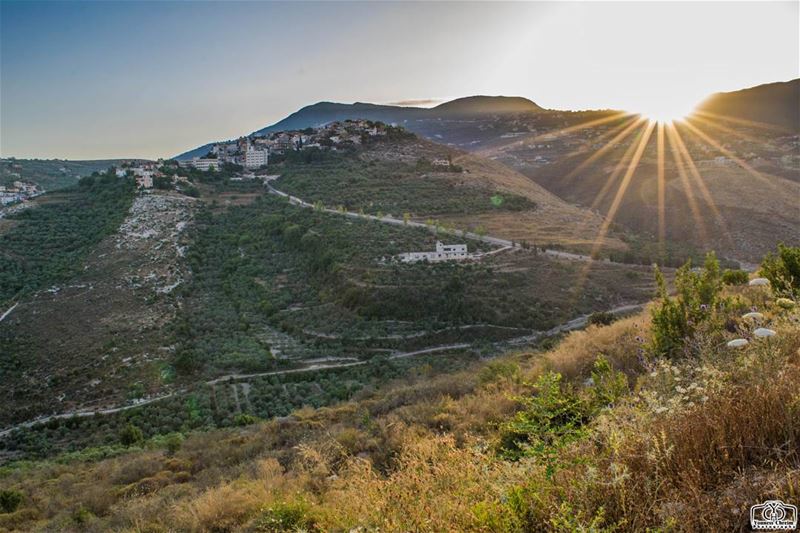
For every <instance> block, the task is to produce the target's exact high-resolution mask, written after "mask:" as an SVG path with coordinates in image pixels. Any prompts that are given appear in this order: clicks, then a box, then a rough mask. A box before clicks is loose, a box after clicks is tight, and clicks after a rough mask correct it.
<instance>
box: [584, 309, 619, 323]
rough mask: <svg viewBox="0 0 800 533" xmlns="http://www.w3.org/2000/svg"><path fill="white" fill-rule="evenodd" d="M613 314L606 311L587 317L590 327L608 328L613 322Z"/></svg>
mask: <svg viewBox="0 0 800 533" xmlns="http://www.w3.org/2000/svg"><path fill="white" fill-rule="evenodd" d="M614 318H615V317H614V313H609V312H608V311H597V312H594V313H592V314H591V315H589V320H588V322H589V325H591V326H608V325H609V324H611V323H612V322H614Z"/></svg>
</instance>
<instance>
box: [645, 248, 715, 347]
mask: <svg viewBox="0 0 800 533" xmlns="http://www.w3.org/2000/svg"><path fill="white" fill-rule="evenodd" d="M656 282H657V284H658V298H659V302H658V304H657V305H656V306H654V307H653V311H652V316H651V319H652V349H653V352H654V353H655V354H656V355H659V356H667V357H677V356H678V355H680V354H681V353H682V350H683V348H684V346H685V343H686V341H687V340H688V339H689V338H690V337H692V335H693V334H694V332H695V331H697V329H698V328H699V327H700V326H701V325H703V324H704V323H706V322H708V321H710V320H712V319H713V318H714V317H715V312H716V307H717V304H718V298H719V293H720V290H721V289H722V281H721V276H720V269H719V262H718V261H717V258H716V256H715V255H714V253H713V252H710V253H709V254H708V255H707V256H706V261H705V264H704V267H703V269H702V270H701V272H694V271H693V270H692V269H691V263H689V262H687V263H686V264H685V265H683V266H682V267H681V268H679V269H678V271H677V272H676V275H675V288H676V292H677V294H676V296H675V297H674V298H673V297H670V296H669V295H668V294H667V287H666V283H665V282H664V277H663V276H662V274H661V272H660V271H658V270H656Z"/></svg>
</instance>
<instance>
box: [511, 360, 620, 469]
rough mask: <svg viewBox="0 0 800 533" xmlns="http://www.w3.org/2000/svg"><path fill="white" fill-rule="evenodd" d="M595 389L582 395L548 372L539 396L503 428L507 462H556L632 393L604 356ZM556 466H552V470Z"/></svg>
mask: <svg viewBox="0 0 800 533" xmlns="http://www.w3.org/2000/svg"><path fill="white" fill-rule="evenodd" d="M590 383H591V386H590V387H588V388H587V389H586V390H584V391H581V390H580V389H579V388H576V387H575V386H573V385H572V384H570V383H565V382H564V381H563V379H562V376H561V374H559V373H557V372H548V373H546V374H544V375H542V376H541V377H540V378H539V379H538V380H537V381H536V384H535V387H534V388H535V394H534V395H533V396H529V397H523V398H521V399H520V402H521V403H522V405H523V408H522V410H520V411H518V412H517V414H516V415H515V416H514V418H512V419H511V420H510V421H508V422H506V423H504V424H503V425H502V426H501V428H500V440H499V445H498V449H499V452H500V455H501V456H502V457H504V458H506V459H518V458H520V457H522V456H526V455H533V456H541V457H543V458H545V460H549V459H548V458H552V457H553V456H554V454H555V453H556V451H557V450H558V449H559V448H561V447H563V446H565V445H567V444H569V443H571V442H574V441H576V440H580V439H582V438H583V437H584V436H585V435H586V434H587V431H588V429H587V427H586V426H587V424H588V423H589V422H590V421H591V420H592V419H593V418H594V417H595V416H597V414H598V413H599V412H600V411H601V410H602V409H605V408H607V407H608V406H609V405H612V404H614V402H616V401H617V400H618V399H619V398H620V397H622V396H623V395H625V394H626V393H627V392H628V381H627V378H626V377H625V375H624V374H623V373H622V372H618V371H615V370H614V369H613V368H612V367H611V365H610V363H609V362H608V360H607V359H606V358H604V357H602V356H600V357H598V358H597V360H596V361H595V363H594V366H593V369H592V375H591V381H590ZM552 466H553V465H551V467H552Z"/></svg>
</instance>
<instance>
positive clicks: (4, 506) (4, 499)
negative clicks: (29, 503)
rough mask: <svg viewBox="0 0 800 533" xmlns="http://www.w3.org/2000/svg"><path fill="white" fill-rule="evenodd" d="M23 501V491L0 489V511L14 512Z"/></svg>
mask: <svg viewBox="0 0 800 533" xmlns="http://www.w3.org/2000/svg"><path fill="white" fill-rule="evenodd" d="M20 503H22V493H21V492H20V491H18V490H12V489H3V490H0V512H2V513H13V512H14V511H16V510H17V508H18V507H19V504H20Z"/></svg>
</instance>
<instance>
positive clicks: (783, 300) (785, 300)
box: [775, 298, 795, 309]
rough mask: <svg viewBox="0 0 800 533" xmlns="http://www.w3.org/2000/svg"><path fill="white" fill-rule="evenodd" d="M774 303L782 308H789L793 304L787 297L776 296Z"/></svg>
mask: <svg viewBox="0 0 800 533" xmlns="http://www.w3.org/2000/svg"><path fill="white" fill-rule="evenodd" d="M775 303H776V304H778V307H783V308H784V309H791V308H792V307H794V305H795V304H794V302H793V301H792V300H790V299H789V298H778V299H777V300H775Z"/></svg>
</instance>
